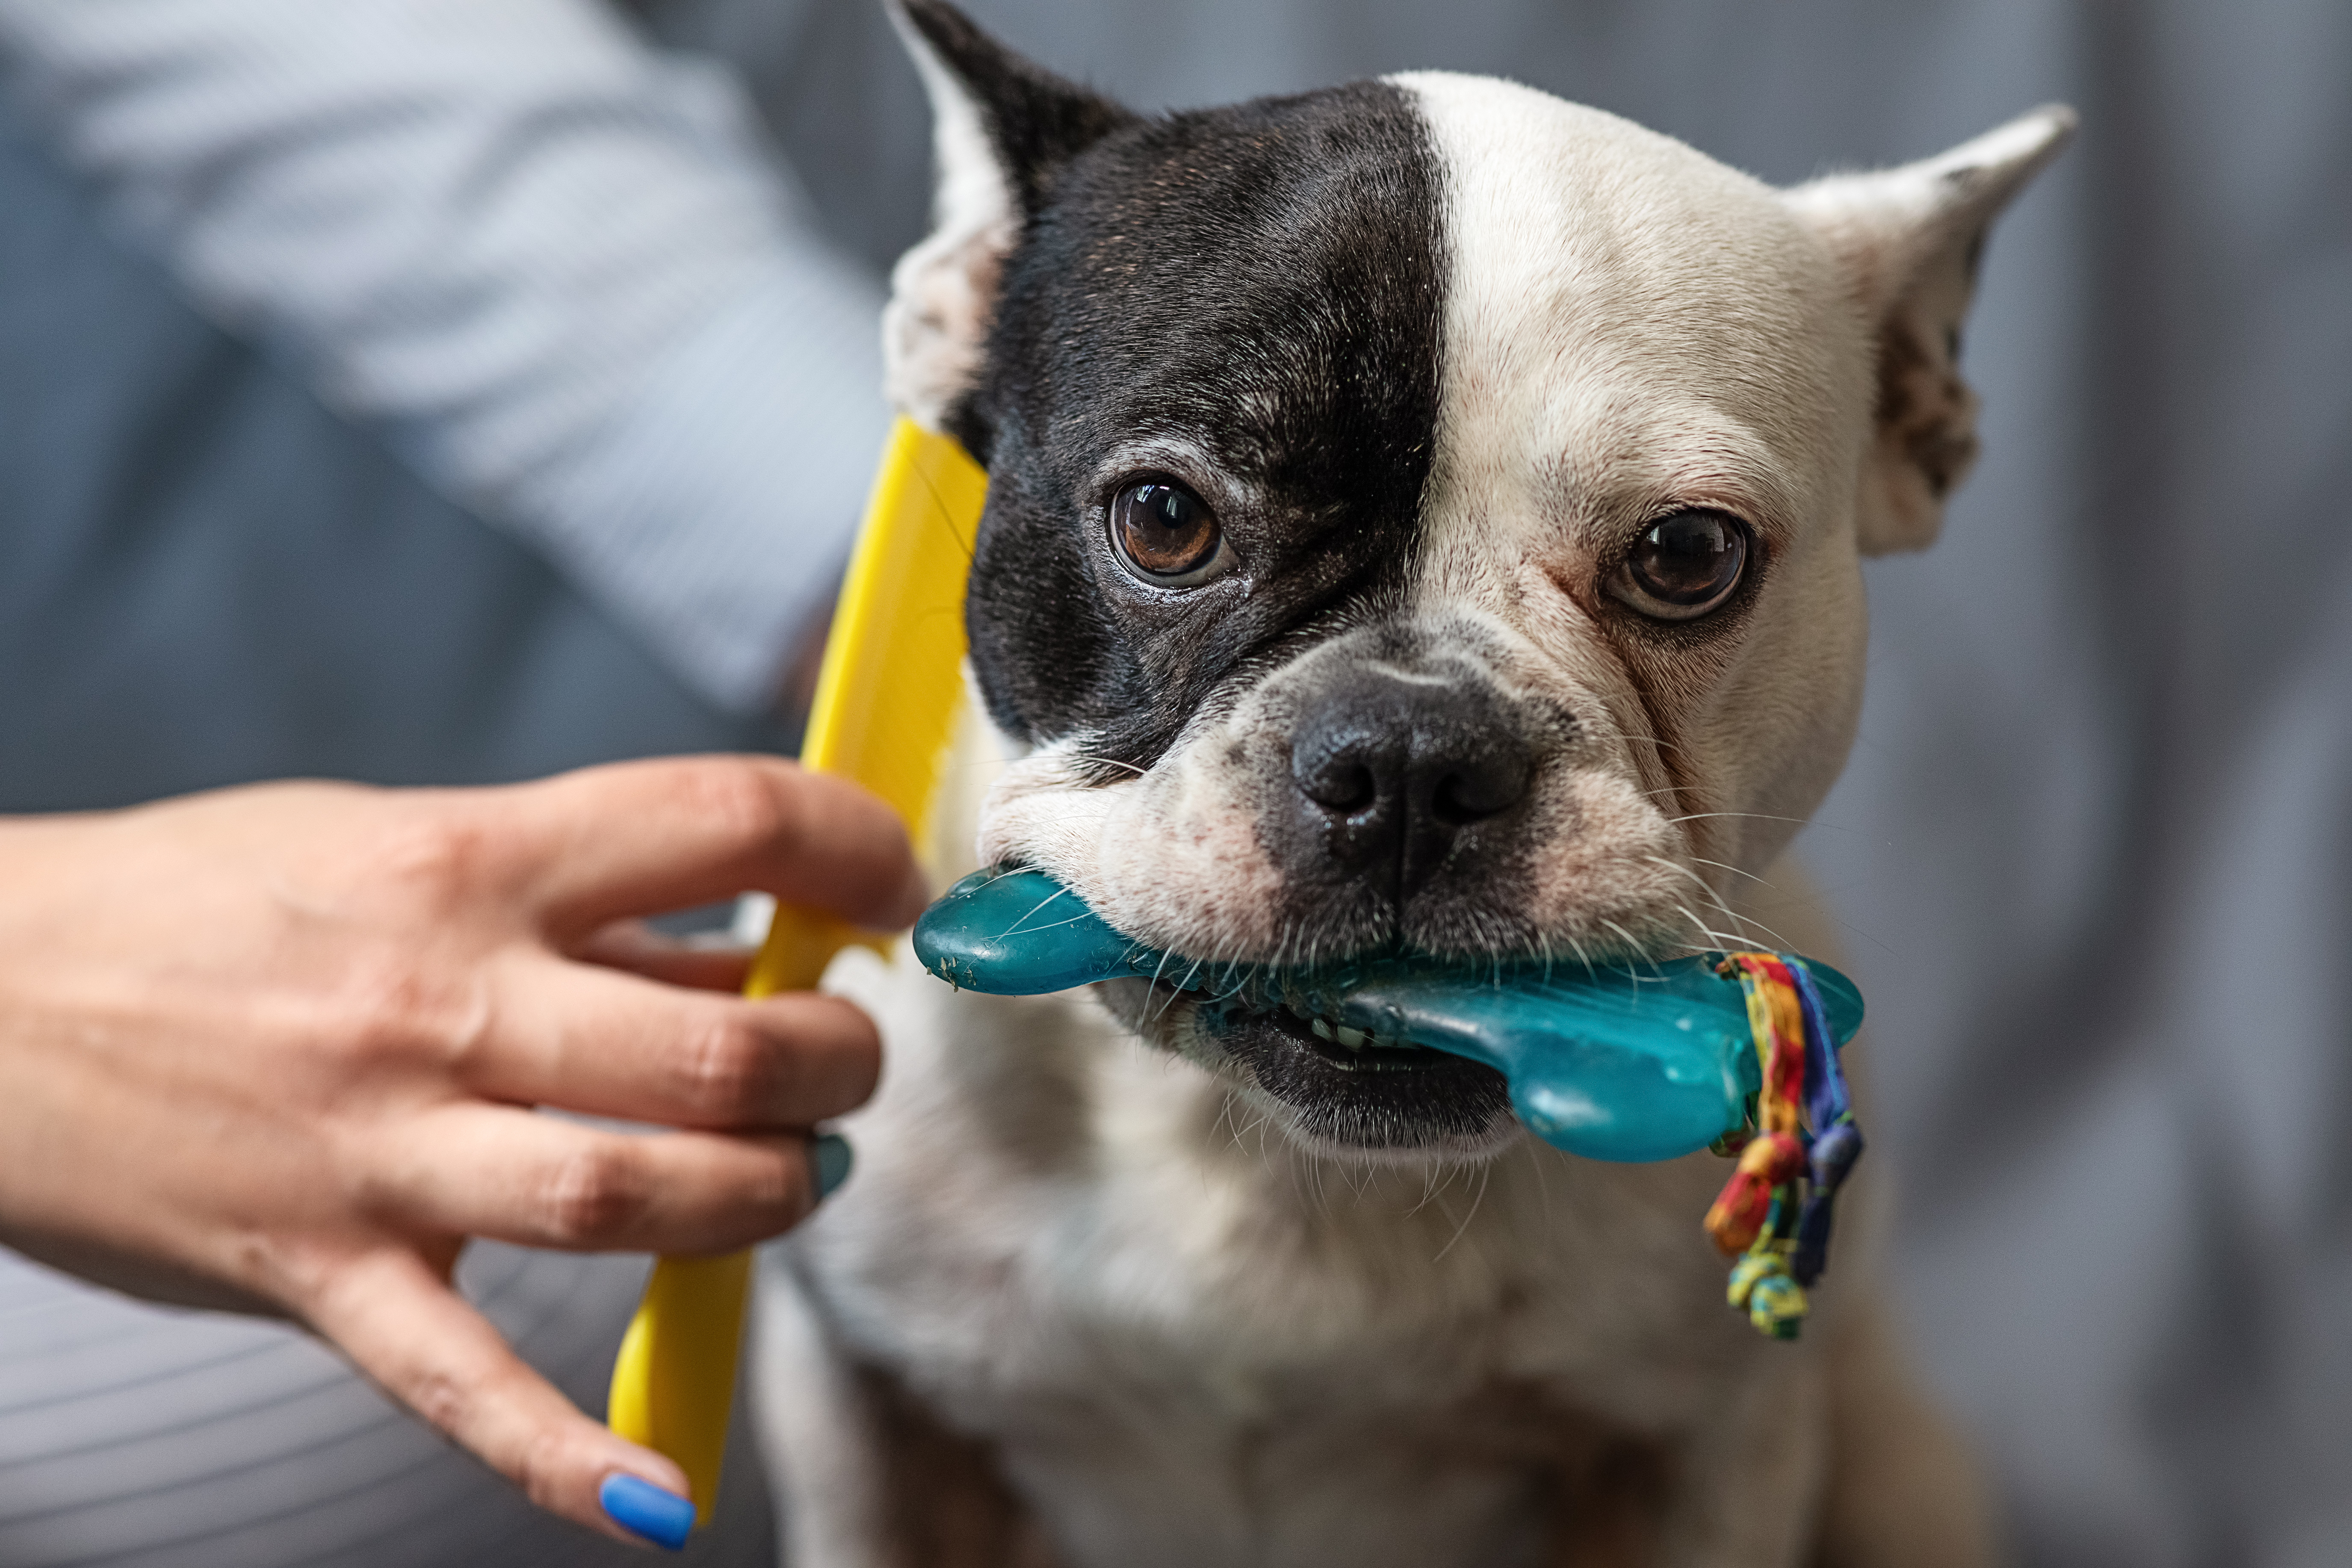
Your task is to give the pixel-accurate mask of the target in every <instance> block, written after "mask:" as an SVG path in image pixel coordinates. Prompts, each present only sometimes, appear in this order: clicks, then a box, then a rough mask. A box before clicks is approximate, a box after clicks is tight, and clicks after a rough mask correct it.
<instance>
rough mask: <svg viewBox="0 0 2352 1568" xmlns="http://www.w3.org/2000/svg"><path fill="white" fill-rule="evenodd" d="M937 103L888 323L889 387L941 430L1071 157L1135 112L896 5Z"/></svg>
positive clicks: (930, 14) (968, 28)
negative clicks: (1011, 260)
mask: <svg viewBox="0 0 2352 1568" xmlns="http://www.w3.org/2000/svg"><path fill="white" fill-rule="evenodd" d="M889 12H890V20H891V22H892V24H893V25H894V26H897V28H898V36H899V37H900V38H902V39H903V40H905V42H906V45H907V49H908V53H909V54H911V55H912V56H913V57H914V60H915V68H916V70H917V71H918V72H919V74H920V75H921V77H922V79H923V89H924V90H925V91H926V92H928V93H929V95H930V100H931V115H932V149H933V156H934V158H935V160H936V162H937V164H938V168H937V180H938V184H937V188H936V191H935V194H934V195H933V199H932V213H931V232H930V234H929V237H926V238H925V239H924V240H923V241H922V243H920V244H919V245H917V246H916V247H914V248H913V249H912V250H909V251H908V252H907V254H906V255H905V256H903V257H900V258H898V267H897V268H895V269H894V270H893V271H892V272H891V274H890V303H889V306H888V307H887V309H886V310H884V312H883V316H882V353H883V366H884V386H885V389H886V391H887V393H888V395H889V397H890V400H891V401H892V402H893V403H895V404H897V405H898V407H899V409H900V410H901V411H902V412H904V413H905V414H907V415H908V416H909V417H911V418H912V419H913V420H914V421H915V422H916V423H917V424H919V425H921V426H924V427H926V428H927V429H931V430H939V429H941V428H943V421H945V420H946V419H947V418H948V417H949V416H950V414H951V413H952V412H953V410H954V407H955V405H956V402H957V400H958V399H959V398H960V397H961V395H963V394H964V393H965V392H967V391H969V390H970V389H971V385H972V384H973V383H974V381H976V380H977V379H978V376H979V374H980V366H981V355H982V350H983V348H984V347H985V346H986V340H987V336H988V328H989V323H990V322H991V321H992V320H993V319H994V316H995V313H996V294H997V283H998V279H999V275H1000V273H1001V272H1002V270H1003V262H1004V258H1005V257H1006V256H1007V255H1008V254H1009V253H1010V252H1011V251H1012V249H1013V244H1014V243H1015V241H1017V240H1018V239H1019V238H1020V236H1021V229H1022V226H1023V225H1024V223H1026V222H1027V221H1028V219H1029V218H1030V217H1032V216H1034V215H1035V214H1036V213H1037V211H1038V209H1039V208H1040V207H1041V206H1042V205H1044V203H1045V199H1046V197H1047V195H1049V194H1050V192H1051V190H1052V187H1053V182H1054V176H1055V174H1057V173H1058V172H1059V171H1060V169H1061V167H1062V166H1063V165H1064V164H1065V163H1068V162H1069V161H1070V160H1071V159H1072V158H1074V157H1076V155H1077V154H1078V153H1082V152H1084V151H1085V150H1086V149H1087V147H1089V146H1091V145H1093V144H1094V143H1095V142H1097V141H1099V140H1101V138H1102V137H1104V136H1105V135H1107V134H1108V133H1109V132H1112V131H1115V130H1118V128H1119V127H1121V126H1124V125H1128V124H1131V123H1133V122H1134V121H1135V118H1136V117H1135V116H1134V115H1133V114H1131V113H1129V111H1128V110H1124V109H1122V108H1120V107H1119V106H1118V105H1117V104H1115V103H1112V102H1111V101H1110V100H1108V99H1105V98H1103V97H1100V96H1099V95H1097V94H1096V93H1092V92H1088V91H1087V89H1084V88H1081V87H1076V86H1074V85H1073V84H1071V83H1069V82H1066V81H1064V80H1062V79H1060V78H1059V77H1056V76H1055V75H1053V74H1052V73H1051V72H1049V71H1046V70H1045V69H1043V68H1040V67H1038V66H1035V65H1033V64H1031V63H1030V62H1029V61H1027V60H1025V59H1023V58H1021V57H1020V56H1018V55H1016V54H1014V53H1013V51H1012V50H1010V49H1008V48H1006V47H1004V46H1003V45H1002V44H1000V43H998V42H997V41H996V40H995V39H993V38H992V37H988V36H987V35H986V34H985V33H982V31H981V30H980V29H979V28H978V27H975V26H972V24H971V20H970V18H968V17H966V16H964V14H963V13H962V12H961V11H959V10H957V9H956V8H955V7H954V6H952V5H946V4H944V3H943V0H889Z"/></svg>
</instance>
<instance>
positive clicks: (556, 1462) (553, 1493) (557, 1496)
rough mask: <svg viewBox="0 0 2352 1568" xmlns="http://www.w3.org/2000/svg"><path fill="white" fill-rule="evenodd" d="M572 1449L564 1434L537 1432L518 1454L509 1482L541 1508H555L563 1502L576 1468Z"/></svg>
mask: <svg viewBox="0 0 2352 1568" xmlns="http://www.w3.org/2000/svg"><path fill="white" fill-rule="evenodd" d="M570 1458H571V1445H570V1444H569V1443H567V1442H566V1441H565V1440H564V1437H563V1435H562V1433H560V1432H534V1433H532V1434H531V1435H530V1436H529V1437H528V1438H526V1439H525V1440H524V1442H523V1444H522V1447H520V1448H519V1449H518V1450H516V1453H515V1457H514V1469H513V1472H512V1473H511V1474H510V1475H509V1476H508V1478H507V1479H509V1481H511V1482H513V1483H514V1487H515V1489H516V1490H518V1491H520V1492H521V1493H522V1495H523V1496H525V1497H527V1498H529V1499H530V1500H531V1501H532V1502H533V1503H535V1504H537V1505H538V1506H539V1507H541V1508H552V1507H554V1506H555V1505H556V1504H557V1503H558V1502H559V1501H560V1500H561V1499H562V1494H563V1490H564V1483H565V1482H566V1480H567V1479H570V1477H571V1474H572V1470H573V1469H574V1468H575V1467H574V1466H573V1465H572V1464H571V1463H570V1462H569V1461H570Z"/></svg>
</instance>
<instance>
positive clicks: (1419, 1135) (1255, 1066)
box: [1102, 981, 1519, 1163]
mask: <svg viewBox="0 0 2352 1568" xmlns="http://www.w3.org/2000/svg"><path fill="white" fill-rule="evenodd" d="M1102 990H1103V991H1104V993H1105V999H1106V1000H1107V1001H1108V1003H1109V1004H1110V1005H1111V1010H1112V1011H1113V1013H1115V1014H1117V1015H1118V1016H1119V1017H1120V1018H1121V1019H1122V1020H1123V1021H1125V1022H1126V1023H1127V1024H1128V1026H1129V1027H1130V1028H1132V1029H1134V1030H1135V1031H1136V1033H1138V1034H1139V1035H1140V1036H1141V1037H1143V1038H1144V1039H1145V1040H1146V1041H1148V1042H1149V1043H1150V1044H1152V1045H1156V1046H1159V1047H1162V1048H1164V1049H1168V1050H1172V1051H1175V1052H1176V1053H1177V1054H1179V1055H1181V1056H1183V1057H1186V1058H1190V1059H1191V1060H1192V1061H1194V1062H1197V1063H1200V1064H1201V1065H1202V1066H1204V1067H1207V1068H1210V1069H1211V1070H1212V1071H1218V1072H1222V1073H1223V1074H1225V1075H1227V1076H1229V1077H1232V1078H1234V1079H1239V1080H1241V1083H1242V1086H1243V1088H1244V1092H1246V1093H1248V1094H1249V1097H1250V1098H1251V1099H1252V1100H1255V1101H1257V1102H1258V1103H1259V1104H1260V1105H1261V1106H1262V1107H1263V1108H1264V1109H1265V1110H1268V1111H1270V1112H1272V1113H1273V1116H1274V1119H1275V1121H1276V1124H1277V1125H1279V1126H1280V1127H1281V1128H1282V1129H1283V1131H1286V1132H1287V1133H1288V1134H1289V1135H1290V1136H1291V1138H1292V1139H1293V1140H1295V1141H1296V1142H1297V1143H1299V1144H1300V1145H1301V1146H1302V1147H1304V1148H1305V1149H1307V1151H1308V1152H1313V1153H1316V1154H1320V1155H1323V1156H1326V1157H1328V1158H1332V1159H1340V1160H1350V1161H1356V1162H1361V1163H1416V1162H1421V1161H1426V1160H1433V1159H1436V1160H1449V1161H1452V1160H1475V1159H1483V1158H1486V1157H1487V1156H1489V1155H1491V1154H1494V1153H1496V1152H1498V1151H1499V1150H1501V1149H1503V1148H1504V1147H1506V1146H1507V1145H1508V1144H1509V1143H1511V1142H1513V1141H1515V1140H1516V1139H1517V1137H1518V1135H1519V1123H1518V1119H1517V1117H1515V1116H1514V1115H1512V1113H1511V1092H1510V1085H1509V1083H1508V1082H1507V1080H1506V1079H1504V1077H1503V1075H1502V1074H1501V1073H1498V1072H1496V1070H1495V1069H1494V1068H1490V1067H1487V1066H1486V1065H1484V1064H1483V1063H1479V1062H1474V1061H1471V1060H1469V1059H1468V1058H1463V1057H1456V1056H1449V1055H1447V1054H1445V1053H1444V1052H1443V1051H1433V1050H1426V1049H1423V1048H1422V1047H1418V1046H1404V1047H1386V1046H1376V1045H1371V1044H1370V1043H1364V1044H1357V1045H1349V1044H1343V1043H1342V1042H1341V1041H1340V1040H1339V1038H1337V1037H1336V1035H1337V1033H1338V1032H1337V1031H1329V1030H1328V1029H1327V1030H1325V1031H1318V1030H1317V1028H1316V1027H1315V1026H1314V1024H1313V1022H1312V1021H1310V1020H1308V1019H1306V1018H1301V1017H1298V1016H1296V1015H1294V1014H1291V1013H1288V1012H1286V1011H1282V1010H1280V1009H1276V1010H1275V1011H1271V1012H1265V1013H1257V1012H1244V1011H1240V1010H1237V1009H1223V1010H1218V1011H1211V1010H1208V1009H1204V1008H1202V1007H1200V1006H1198V1005H1196V1004H1195V1003H1194V1002H1193V1001H1192V1000H1191V999H1190V998H1189V997H1187V996H1186V995H1185V994H1184V993H1182V992H1181V991H1178V990H1177V989H1175V988H1174V987H1173V986H1170V985H1167V984H1158V983H1147V982H1143V981H1121V982H1113V983H1111V984H1107V985H1105V986H1103V987H1102ZM1349 1033H1352V1031H1349ZM1327 1035H1329V1036H1332V1037H1326V1036H1327Z"/></svg>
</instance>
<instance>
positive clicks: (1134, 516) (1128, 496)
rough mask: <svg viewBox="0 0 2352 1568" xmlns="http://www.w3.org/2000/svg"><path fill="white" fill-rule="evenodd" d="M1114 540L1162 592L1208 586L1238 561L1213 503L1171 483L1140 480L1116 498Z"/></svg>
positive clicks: (1112, 512)
mask: <svg viewBox="0 0 2352 1568" xmlns="http://www.w3.org/2000/svg"><path fill="white" fill-rule="evenodd" d="M1110 539H1111V542H1112V543H1113V544H1115V545H1117V546H1118V553H1119V558H1120V559H1121V560H1123V561H1125V562H1126V563H1127V564H1128V566H1129V569H1130V570H1132V571H1133V572H1134V573H1135V574H1136V575H1137V576H1139V577H1140V578H1142V579H1143V580H1144V581H1145V582H1147V583H1150V584H1152V585H1153V586H1155V587H1160V588H1189V587H1191V586H1192V585H1193V584H1196V583H1205V582H1207V581H1208V580H1209V579H1210V578H1212V577H1214V576H1217V575H1219V574H1222V573H1223V571H1224V569H1225V567H1226V566H1227V565H1228V564H1229V563H1231V561H1232V559H1233V552H1231V551H1230V550H1227V549H1226V548H1225V536H1224V531H1223V530H1222V529H1220V528H1218V526H1217V514H1216V513H1215V512H1213V511H1211V510H1209V503H1208V502H1206V501H1204V500H1202V499H1201V498H1200V497H1199V496H1196V495H1194V494H1193V493H1192V491H1191V490H1188V489H1185V488H1184V487H1183V486H1182V485H1180V484H1177V483H1176V482H1175V481H1173V480H1172V479H1139V480H1138V481H1137V482H1135V483H1134V484H1131V485H1129V486H1128V487H1127V488H1126V489H1122V490H1120V491H1119V492H1118V495H1116V496H1114V497H1113V498H1111V503H1110Z"/></svg>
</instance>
